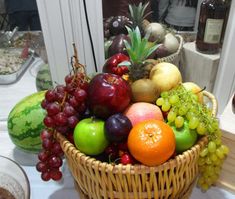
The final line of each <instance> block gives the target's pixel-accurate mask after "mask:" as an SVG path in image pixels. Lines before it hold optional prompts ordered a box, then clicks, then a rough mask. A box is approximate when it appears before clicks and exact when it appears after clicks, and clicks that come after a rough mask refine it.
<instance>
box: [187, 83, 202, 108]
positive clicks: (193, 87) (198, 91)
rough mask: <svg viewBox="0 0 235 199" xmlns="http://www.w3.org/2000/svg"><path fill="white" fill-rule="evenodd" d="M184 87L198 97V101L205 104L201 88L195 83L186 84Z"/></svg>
mask: <svg viewBox="0 0 235 199" xmlns="http://www.w3.org/2000/svg"><path fill="white" fill-rule="evenodd" d="M183 86H184V88H185V89H186V90H191V91H192V92H193V93H194V94H196V95H197V96H198V101H199V102H200V103H201V104H202V103H203V92H202V89H201V87H200V86H198V85H197V84H196V83H194V82H184V83H183Z"/></svg>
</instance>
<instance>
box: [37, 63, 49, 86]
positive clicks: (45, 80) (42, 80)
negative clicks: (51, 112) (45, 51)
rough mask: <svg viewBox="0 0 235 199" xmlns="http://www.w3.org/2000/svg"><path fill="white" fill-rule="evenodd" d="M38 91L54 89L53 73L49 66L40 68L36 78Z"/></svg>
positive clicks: (45, 65)
mask: <svg viewBox="0 0 235 199" xmlns="http://www.w3.org/2000/svg"><path fill="white" fill-rule="evenodd" d="M36 87H37V91H42V90H49V89H52V88H53V83H52V79H51V72H50V68H49V65H48V64H44V65H41V66H40V69H39V70H38V72H37V76H36Z"/></svg>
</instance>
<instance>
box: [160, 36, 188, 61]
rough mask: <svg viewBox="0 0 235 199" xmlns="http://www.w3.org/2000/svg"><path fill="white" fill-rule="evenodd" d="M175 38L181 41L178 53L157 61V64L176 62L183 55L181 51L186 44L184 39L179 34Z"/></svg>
mask: <svg viewBox="0 0 235 199" xmlns="http://www.w3.org/2000/svg"><path fill="white" fill-rule="evenodd" d="M175 36H176V38H177V39H178V40H179V47H178V49H177V51H176V52H174V53H172V54H170V55H168V56H166V57H162V58H159V59H156V61H157V62H165V61H167V60H174V59H175V58H176V57H177V56H178V55H179V54H180V53H181V50H182V48H183V44H184V39H183V37H182V36H181V35H179V34H175Z"/></svg>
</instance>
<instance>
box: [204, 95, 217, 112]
mask: <svg viewBox="0 0 235 199" xmlns="http://www.w3.org/2000/svg"><path fill="white" fill-rule="evenodd" d="M203 95H204V96H206V97H207V98H209V99H210V101H211V103H212V115H213V116H216V114H217V111H218V102H217V100H216V98H215V96H214V95H213V94H212V93H210V92H208V91H203Z"/></svg>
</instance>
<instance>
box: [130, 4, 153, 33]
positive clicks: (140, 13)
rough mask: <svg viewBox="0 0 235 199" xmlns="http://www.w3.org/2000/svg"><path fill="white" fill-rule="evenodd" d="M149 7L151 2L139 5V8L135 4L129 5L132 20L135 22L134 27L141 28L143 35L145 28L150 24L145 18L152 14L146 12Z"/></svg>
mask: <svg viewBox="0 0 235 199" xmlns="http://www.w3.org/2000/svg"><path fill="white" fill-rule="evenodd" d="M148 6H149V2H148V3H146V4H142V3H139V5H138V6H136V5H135V4H133V5H129V12H130V19H131V20H132V22H133V25H132V27H133V28H136V27H137V26H138V27H139V28H140V32H141V33H142V34H143V33H144V29H145V27H147V25H148V24H149V23H150V22H149V21H148V20H146V19H145V18H146V17H147V16H148V15H150V14H151V13H152V12H151V11H150V12H147V13H145V12H146V9H147V7H148Z"/></svg>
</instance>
